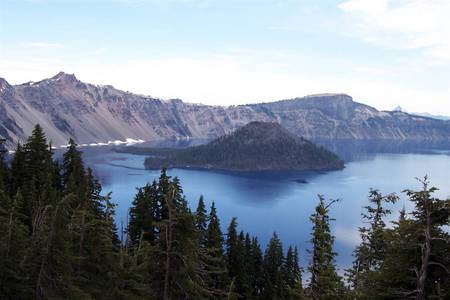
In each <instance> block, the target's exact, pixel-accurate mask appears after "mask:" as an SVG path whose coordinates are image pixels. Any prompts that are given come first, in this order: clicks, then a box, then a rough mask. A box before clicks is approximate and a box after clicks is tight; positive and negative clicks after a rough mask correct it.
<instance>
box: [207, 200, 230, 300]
mask: <svg viewBox="0 0 450 300" xmlns="http://www.w3.org/2000/svg"><path fill="white" fill-rule="evenodd" d="M204 264H205V269H206V272H207V281H206V286H207V288H208V290H209V291H210V294H211V299H223V298H225V297H226V295H228V293H229V289H227V288H228V276H227V269H226V262H225V258H224V253H223V235H222V231H221V229H220V221H219V218H218V216H217V211H216V207H215V204H214V202H213V203H212V205H211V209H210V213H209V216H208V227H207V229H206V257H205V261H204Z"/></svg>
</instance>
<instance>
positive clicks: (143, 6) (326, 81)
mask: <svg viewBox="0 0 450 300" xmlns="http://www.w3.org/2000/svg"><path fill="white" fill-rule="evenodd" d="M449 15H450V1H448V0H324V1H319V0H259V1H256V0H240V1H236V0H226V1H225V0H223V1H218V0H166V1H162V0H161V1H157V0H147V1H145V0H122V1H106V0H91V1H87V0H84V1H83V0H79V1H70V0H60V1H51V0H28V1H20V0H15V1H8V0H0V76H1V77H4V78H5V79H7V80H8V81H9V82H11V83H14V84H17V83H22V82H27V81H30V80H32V81H37V80H40V79H43V78H48V77H51V76H53V75H54V74H56V73H57V72H59V71H61V70H63V71H65V72H68V73H75V75H76V76H77V77H78V78H79V79H80V80H83V81H87V82H92V83H97V84H112V85H114V86H115V87H117V88H120V89H124V90H129V91H132V92H136V93H141V94H147V95H152V96H155V97H161V98H181V99H183V100H185V101H189V102H201V103H205V104H216V105H231V104H242V103H250V102H261V101H274V100H278V99H286V98H294V97H298V96H304V95H307V94H314V93H328V92H341V93H347V94H349V95H351V96H353V97H354V99H355V100H357V101H360V102H363V103H367V104H369V105H372V106H375V107H377V108H379V109H392V108H394V107H395V106H397V105H401V106H402V107H403V108H404V109H406V110H408V111H412V112H425V111H428V112H431V113H435V114H446V115H450V85H449V81H450V21H449V18H448V16H449Z"/></svg>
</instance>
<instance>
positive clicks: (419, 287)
mask: <svg viewBox="0 0 450 300" xmlns="http://www.w3.org/2000/svg"><path fill="white" fill-rule="evenodd" d="M426 216H427V219H426V227H425V243H424V244H423V246H422V260H421V261H422V263H421V266H420V270H419V272H418V274H417V283H416V300H424V299H426V291H425V283H426V280H427V275H428V274H427V270H428V265H429V263H430V256H431V220H430V210H429V204H428V203H427V204H426Z"/></svg>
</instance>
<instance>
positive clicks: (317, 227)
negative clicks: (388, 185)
mask: <svg viewBox="0 0 450 300" xmlns="http://www.w3.org/2000/svg"><path fill="white" fill-rule="evenodd" d="M335 202H336V200H332V201H330V202H329V203H325V200H324V198H323V196H321V195H319V204H318V205H317V206H316V209H315V212H314V214H312V215H311V218H310V220H311V222H312V223H313V232H312V234H311V235H312V238H311V244H312V250H311V255H312V259H311V260H312V262H311V265H310V266H309V268H308V269H309V271H310V273H311V279H310V284H309V293H310V297H311V298H312V299H313V300H316V299H317V300H318V299H321V300H322V299H324V300H326V299H335V298H339V297H343V295H342V283H341V279H340V277H339V276H338V275H337V273H336V265H335V256H336V252H334V251H333V243H334V237H333V236H332V235H331V229H330V221H332V220H333V219H331V218H330V217H329V209H330V207H331V205H333V204H334V203H335Z"/></svg>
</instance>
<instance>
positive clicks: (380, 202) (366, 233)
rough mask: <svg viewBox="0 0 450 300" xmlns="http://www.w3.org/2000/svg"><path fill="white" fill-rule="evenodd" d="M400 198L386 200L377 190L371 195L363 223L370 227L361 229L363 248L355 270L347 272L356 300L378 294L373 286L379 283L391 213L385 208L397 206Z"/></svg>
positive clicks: (360, 247)
mask: <svg viewBox="0 0 450 300" xmlns="http://www.w3.org/2000/svg"><path fill="white" fill-rule="evenodd" d="M397 200H398V196H396V195H395V194H390V195H387V196H383V195H382V194H381V193H380V192H379V191H377V190H372V189H371V190H370V192H369V203H370V205H369V206H365V207H364V208H365V210H366V211H367V213H363V214H362V217H363V220H364V221H365V222H366V223H368V224H369V226H368V227H361V228H359V233H360V236H361V244H360V245H359V246H358V247H357V248H356V250H355V252H354V254H353V255H354V257H355V261H354V262H353V268H352V269H350V270H348V276H349V281H350V283H351V285H352V288H353V292H354V294H355V296H356V297H358V298H362V297H363V296H362V294H373V293H375V291H374V289H376V288H377V287H375V286H374V285H373V284H374V283H375V282H376V280H374V278H372V277H373V276H375V275H376V274H375V272H376V271H377V270H378V269H379V267H380V264H381V263H382V262H383V260H384V258H385V255H386V251H387V243H386V240H385V228H386V224H385V222H384V220H383V219H384V218H385V217H386V216H387V215H389V214H390V213H391V211H390V210H389V209H387V208H385V205H386V204H389V203H395V202H396V201H397Z"/></svg>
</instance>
